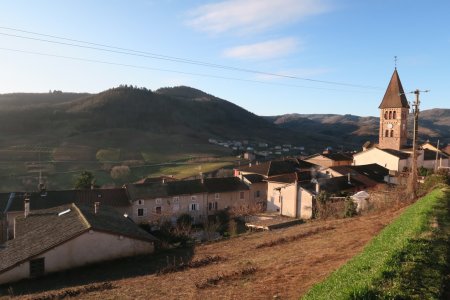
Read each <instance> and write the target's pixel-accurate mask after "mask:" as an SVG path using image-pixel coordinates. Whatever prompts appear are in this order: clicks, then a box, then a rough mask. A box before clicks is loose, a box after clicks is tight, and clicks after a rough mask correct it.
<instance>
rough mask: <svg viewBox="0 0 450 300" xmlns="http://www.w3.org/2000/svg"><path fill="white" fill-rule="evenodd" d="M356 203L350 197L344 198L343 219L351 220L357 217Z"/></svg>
mask: <svg viewBox="0 0 450 300" xmlns="http://www.w3.org/2000/svg"><path fill="white" fill-rule="evenodd" d="M356 207H357V205H356V203H355V202H354V201H353V199H352V198H351V197H346V198H345V202H344V218H351V217H353V216H356V215H357V211H356Z"/></svg>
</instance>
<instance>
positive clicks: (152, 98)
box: [0, 86, 450, 189]
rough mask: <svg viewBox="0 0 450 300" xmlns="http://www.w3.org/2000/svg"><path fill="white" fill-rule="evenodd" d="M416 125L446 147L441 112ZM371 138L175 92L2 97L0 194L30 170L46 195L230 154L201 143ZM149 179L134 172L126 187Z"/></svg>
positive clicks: (326, 142)
mask: <svg viewBox="0 0 450 300" xmlns="http://www.w3.org/2000/svg"><path fill="white" fill-rule="evenodd" d="M376 109H377V108H374V110H376ZM410 124H411V123H410ZM420 125H421V129H420V132H421V134H422V138H423V139H428V138H431V139H432V138H436V137H440V138H441V142H450V134H449V132H450V109H434V110H429V111H423V112H422V113H421V119H420ZM377 133H378V118H376V117H358V116H353V115H323V114H317V115H311V114H309V115H301V114H289V115H283V116H271V117H260V116H257V115H255V114H253V113H251V112H249V111H247V110H245V109H243V108H241V107H239V106H237V105H235V104H233V103H231V102H229V101H226V100H223V99H220V98H217V97H215V96H213V95H209V94H206V93H204V92H202V91H200V90H197V89H193V88H190V87H185V86H181V87H173V88H161V89H158V90H156V91H150V90H147V89H145V88H134V87H131V86H121V87H118V88H112V89H109V90H107V91H104V92H101V93H98V94H86V93H80V94H77V93H62V92H60V91H55V92H51V93H40V94H32V93H31V94H30V93H27V94H25V93H15V94H3V95H0V161H1V165H0V175H3V176H2V178H3V181H2V183H0V189H2V184H3V185H4V188H3V189H6V188H8V185H9V186H10V185H11V184H12V183H11V182H13V181H14V182H16V183H17V182H18V181H21V182H25V183H24V184H28V185H29V184H30V183H27V182H28V181H29V178H28V176H27V174H30V173H34V174H32V175H33V176H34V177H33V176H32V177H33V178H36V174H37V173H36V172H37V170H38V168H37V164H39V165H40V168H39V170H42V171H43V173H44V175H49V174H59V175H58V176H56V175H55V176H54V178H53V183H54V184H55V185H54V186H53V188H61V187H65V188H69V187H71V182H70V180H71V178H72V176H73V175H72V173H73V172H76V171H80V170H83V169H89V170H98V174H97V175H98V177H102V176H103V179H102V180H100V181H101V183H111V184H114V183H115V184H120V182H112V181H113V180H111V178H110V177H109V170H110V168H111V167H112V166H114V165H117V164H128V162H130V161H131V162H133V163H141V164H155V163H161V162H168V161H175V160H178V161H179V160H183V159H189V158H192V157H207V156H230V155H231V154H232V153H231V150H230V149H228V148H224V147H219V146H217V145H212V144H210V143H208V139H210V138H215V139H220V140H241V141H242V140H250V141H253V142H266V143H269V144H271V145H275V144H284V143H289V144H292V145H297V146H304V147H306V151H307V152H310V153H312V152H316V151H320V150H321V149H323V148H324V147H327V146H332V147H334V148H337V149H339V148H341V147H342V148H345V149H355V150H359V149H360V147H361V145H362V143H364V142H365V141H367V140H371V141H376V140H377V138H378V137H377ZM70 172H72V173H71V174H70V176H69V175H67V176H66V175H64V174H69V173H70ZM96 172H97V171H96ZM102 172H103V173H102ZM149 173H151V172H149V171H148V170H147V169H142V170H140V171H139V173H136V174H134V173H133V174H132V176H131V177H130V178H128V180H133V179H137V178H140V177H142V176H146V175H148V174H149ZM61 174H62V175H61ZM49 176H50V175H49ZM64 176H66V178H64ZM33 180H34V181H35V179H33ZM8 182H9V183H8ZM13 186H20V184H19V185H17V184H16V185H14V184H13ZM33 186H35V185H34V183H33Z"/></svg>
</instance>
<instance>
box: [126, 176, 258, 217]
mask: <svg viewBox="0 0 450 300" xmlns="http://www.w3.org/2000/svg"><path fill="white" fill-rule="evenodd" d="M126 189H127V193H128V195H129V197H130V199H131V201H132V205H131V206H130V209H129V211H128V214H129V216H130V217H131V218H132V219H133V220H134V221H135V222H137V223H150V224H151V223H156V222H159V221H162V220H168V221H171V222H175V221H176V219H177V218H178V217H179V216H180V215H181V214H184V213H187V214H189V215H190V216H191V217H192V218H193V220H194V223H202V222H204V221H205V220H206V219H207V217H208V215H213V214H215V213H216V212H217V211H218V210H222V209H225V208H231V209H246V208H248V207H250V206H251V205H253V204H254V203H252V200H251V198H250V189H249V187H248V186H247V185H246V184H245V183H244V182H243V181H241V180H240V179H239V178H237V177H226V178H205V179H195V180H182V181H181V180H180V181H172V182H164V183H163V182H158V183H152V184H128V185H126Z"/></svg>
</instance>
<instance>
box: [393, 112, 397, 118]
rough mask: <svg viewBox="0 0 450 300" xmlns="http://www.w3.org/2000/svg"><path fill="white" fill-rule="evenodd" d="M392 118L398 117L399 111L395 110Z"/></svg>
mask: <svg viewBox="0 0 450 300" xmlns="http://www.w3.org/2000/svg"><path fill="white" fill-rule="evenodd" d="M392 118H393V119H397V112H396V111H394V112H393V114H392Z"/></svg>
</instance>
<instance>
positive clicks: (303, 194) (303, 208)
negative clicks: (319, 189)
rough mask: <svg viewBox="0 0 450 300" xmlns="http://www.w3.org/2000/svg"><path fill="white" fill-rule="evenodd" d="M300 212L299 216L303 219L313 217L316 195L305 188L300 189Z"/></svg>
mask: <svg viewBox="0 0 450 300" xmlns="http://www.w3.org/2000/svg"><path fill="white" fill-rule="evenodd" d="M298 197H299V201H298V212H297V216H300V218H301V219H311V218H312V217H313V201H314V197H313V195H311V194H310V193H309V192H308V191H306V190H305V189H303V188H301V187H299V189H298Z"/></svg>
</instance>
